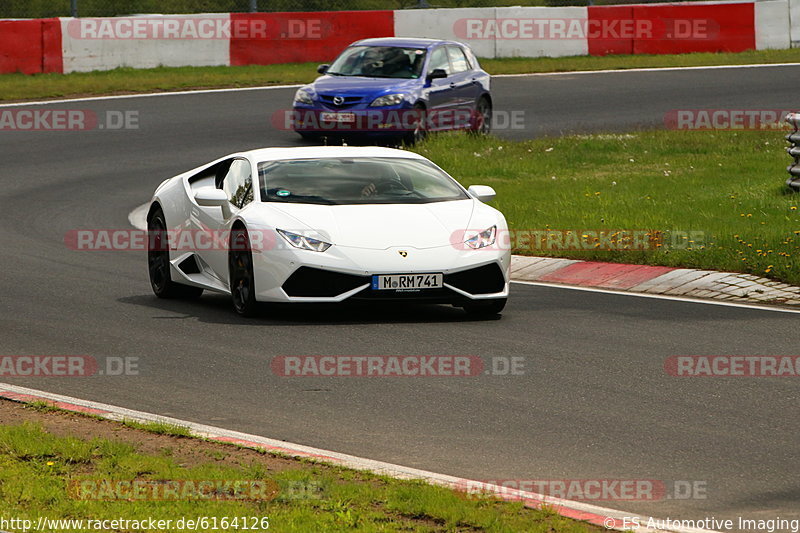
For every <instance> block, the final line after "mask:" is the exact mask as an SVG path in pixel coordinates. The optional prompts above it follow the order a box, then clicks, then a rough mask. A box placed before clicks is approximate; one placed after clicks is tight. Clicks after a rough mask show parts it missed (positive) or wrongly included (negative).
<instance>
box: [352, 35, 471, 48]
mask: <svg viewBox="0 0 800 533" xmlns="http://www.w3.org/2000/svg"><path fill="white" fill-rule="evenodd" d="M437 44H458V45H461V46H464V44H463V43H459V42H456V41H446V40H443V39H423V38H421V37H375V38H372V39H361V40H360V41H356V42H354V43H353V44H352V45H350V46H353V45H370V46H407V47H413V48H430V47H431V46H434V45H437Z"/></svg>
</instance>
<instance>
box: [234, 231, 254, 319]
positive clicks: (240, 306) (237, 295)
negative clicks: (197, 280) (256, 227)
mask: <svg viewBox="0 0 800 533" xmlns="http://www.w3.org/2000/svg"><path fill="white" fill-rule="evenodd" d="M228 267H229V268H228V271H229V272H230V284H231V297H232V298H233V308H234V309H235V310H236V312H237V313H238V314H240V315H241V316H247V317H251V316H255V315H256V314H258V302H257V301H256V284H255V279H254V276H253V252H252V251H251V249H250V238H249V237H248V236H247V230H246V229H244V228H242V227H238V228H235V229H234V230H233V231H231V241H230V249H229V251H228Z"/></svg>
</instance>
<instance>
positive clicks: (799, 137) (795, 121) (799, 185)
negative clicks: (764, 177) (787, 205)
mask: <svg viewBox="0 0 800 533" xmlns="http://www.w3.org/2000/svg"><path fill="white" fill-rule="evenodd" d="M786 122H788V123H789V124H790V125H791V126H792V128H794V131H792V133H790V134H789V135H787V136H786V140H787V141H788V142H789V147H788V148H787V149H786V151H787V152H788V153H789V155H790V156H791V157H792V159H794V161H792V164H791V165H789V166H788V167H786V170H787V171H788V172H789V179H787V180H786V185H788V186H789V187H791V188H792V189H794V190H796V191H800V113H789V114H788V115H786Z"/></svg>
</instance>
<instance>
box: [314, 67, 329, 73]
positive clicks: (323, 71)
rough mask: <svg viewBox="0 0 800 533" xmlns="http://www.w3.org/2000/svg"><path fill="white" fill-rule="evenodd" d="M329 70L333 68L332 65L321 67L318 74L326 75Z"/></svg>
mask: <svg viewBox="0 0 800 533" xmlns="http://www.w3.org/2000/svg"><path fill="white" fill-rule="evenodd" d="M329 68H331V66H330V65H320V66H318V67H317V72H319V73H320V74H325V73H326V72H328V69H329Z"/></svg>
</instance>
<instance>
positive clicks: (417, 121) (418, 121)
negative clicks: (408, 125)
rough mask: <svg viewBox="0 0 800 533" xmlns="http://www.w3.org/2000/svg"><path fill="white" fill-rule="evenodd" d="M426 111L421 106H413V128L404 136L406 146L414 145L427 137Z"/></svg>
mask: <svg viewBox="0 0 800 533" xmlns="http://www.w3.org/2000/svg"><path fill="white" fill-rule="evenodd" d="M426 113H427V111H426V109H425V106H424V105H422V104H419V103H418V104H414V115H413V116H414V127H413V129H412V130H411V131H409V132H408V133H407V134H406V136H405V139H404V140H405V142H406V144H414V143H417V142H419V141H421V140H422V139H424V138H425V137H426V136H427V135H428V128H427V126H428V124H427V122H426V121H427V114H426Z"/></svg>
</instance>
